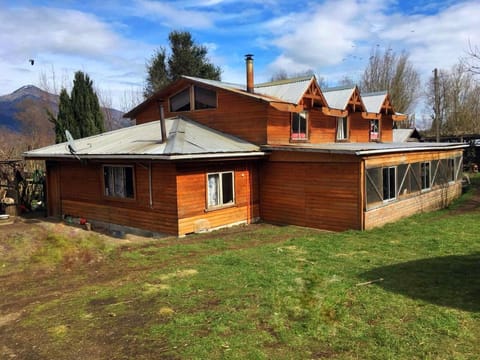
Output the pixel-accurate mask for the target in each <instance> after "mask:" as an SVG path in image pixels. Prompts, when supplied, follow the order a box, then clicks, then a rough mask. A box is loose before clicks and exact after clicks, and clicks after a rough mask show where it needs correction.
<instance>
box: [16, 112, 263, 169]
mask: <svg viewBox="0 0 480 360" xmlns="http://www.w3.org/2000/svg"><path fill="white" fill-rule="evenodd" d="M165 127H166V131H167V134H168V135H167V141H166V142H165V143H161V142H160V141H161V130H160V121H158V120H157V121H152V122H148V123H145V124H141V125H136V126H131V127H127V128H122V129H119V130H114V131H110V132H106V133H103V134H100V135H95V136H89V137H86V138H83V139H78V140H75V147H76V149H77V151H76V153H75V155H76V156H77V157H78V158H80V159H95V158H99V159H164V160H176V159H198V158H219V157H232V156H261V155H264V153H263V152H261V151H260V147H258V146H256V145H254V144H251V143H249V142H247V141H244V140H242V139H239V138H237V137H235V136H232V135H228V134H225V133H222V132H220V131H217V130H214V129H211V128H209V127H206V126H204V125H201V124H199V123H197V122H195V121H192V120H190V119H186V118H183V117H179V116H177V117H172V118H168V119H165ZM24 157H25V158H30V159H33V158H42V159H47V158H69V159H73V158H74V156H73V155H72V154H71V153H70V152H69V150H68V145H67V143H61V144H56V145H51V146H47V147H44V148H40V149H36V150H32V151H28V152H26V153H24Z"/></svg>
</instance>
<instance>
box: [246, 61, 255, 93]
mask: <svg viewBox="0 0 480 360" xmlns="http://www.w3.org/2000/svg"><path fill="white" fill-rule="evenodd" d="M245 62H246V65H247V91H248V92H249V93H253V87H254V84H253V55H252V54H247V55H245Z"/></svg>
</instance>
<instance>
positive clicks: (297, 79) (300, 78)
mask: <svg viewBox="0 0 480 360" xmlns="http://www.w3.org/2000/svg"><path fill="white" fill-rule="evenodd" d="M314 77H315V75H304V76H298V77H294V78H290V79H283V80H275V81H269V82H265V83H260V84H255V86H254V87H255V88H260V87H267V86H277V85H285V84H291V83H294V82H301V81H305V80H311V79H312V78H314Z"/></svg>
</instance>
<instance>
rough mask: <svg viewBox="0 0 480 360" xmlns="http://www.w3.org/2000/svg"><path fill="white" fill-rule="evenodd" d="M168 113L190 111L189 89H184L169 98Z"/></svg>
mask: <svg viewBox="0 0 480 360" xmlns="http://www.w3.org/2000/svg"><path fill="white" fill-rule="evenodd" d="M170 111H171V112H175V111H190V88H186V89H185V90H183V91H180V92H179V93H178V94H176V95H173V96H172V97H171V98H170Z"/></svg>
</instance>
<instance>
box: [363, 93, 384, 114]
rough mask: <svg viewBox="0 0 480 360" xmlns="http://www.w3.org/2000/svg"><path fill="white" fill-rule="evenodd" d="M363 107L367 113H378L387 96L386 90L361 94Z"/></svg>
mask: <svg viewBox="0 0 480 360" xmlns="http://www.w3.org/2000/svg"><path fill="white" fill-rule="evenodd" d="M361 96H362V100H363V104H364V105H365V109H366V110H367V112H369V113H379V112H380V110H381V109H382V105H383V102H384V101H385V98H386V96H387V92H386V91H380V92H375V93H366V94H361Z"/></svg>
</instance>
